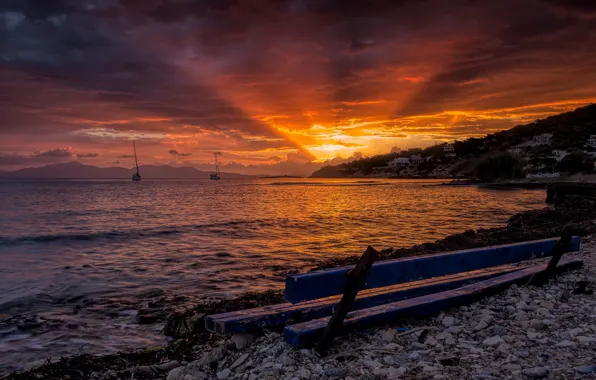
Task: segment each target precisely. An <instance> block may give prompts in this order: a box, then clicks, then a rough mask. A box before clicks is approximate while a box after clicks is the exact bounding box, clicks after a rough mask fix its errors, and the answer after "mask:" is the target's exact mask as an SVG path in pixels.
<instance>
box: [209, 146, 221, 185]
mask: <svg viewBox="0 0 596 380" xmlns="http://www.w3.org/2000/svg"><path fill="white" fill-rule="evenodd" d="M217 154H218V153H217V152H216V153H213V156H214V157H215V173H211V175H210V176H209V179H212V180H214V181H217V180H219V179H220V178H221V177H220V176H219V162H217Z"/></svg>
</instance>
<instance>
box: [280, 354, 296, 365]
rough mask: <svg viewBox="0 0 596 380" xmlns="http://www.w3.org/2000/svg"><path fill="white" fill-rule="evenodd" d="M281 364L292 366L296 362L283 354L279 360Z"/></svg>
mask: <svg viewBox="0 0 596 380" xmlns="http://www.w3.org/2000/svg"><path fill="white" fill-rule="evenodd" d="M280 361H281V364H283V365H293V364H294V363H295V362H296V361H295V360H294V359H292V358H291V357H290V356H288V355H286V354H284V355H282V356H281V358H280Z"/></svg>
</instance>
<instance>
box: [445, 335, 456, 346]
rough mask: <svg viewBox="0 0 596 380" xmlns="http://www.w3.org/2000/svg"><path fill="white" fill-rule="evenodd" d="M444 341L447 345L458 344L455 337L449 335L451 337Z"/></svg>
mask: <svg viewBox="0 0 596 380" xmlns="http://www.w3.org/2000/svg"><path fill="white" fill-rule="evenodd" d="M444 343H445V345H446V346H454V345H456V344H457V341H456V340H455V338H454V337H452V336H449V337H447V339H445V342H444Z"/></svg>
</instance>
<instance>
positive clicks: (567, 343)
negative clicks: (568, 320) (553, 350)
mask: <svg viewBox="0 0 596 380" xmlns="http://www.w3.org/2000/svg"><path fill="white" fill-rule="evenodd" d="M555 346H557V347H563V348H566V347H573V346H575V343H573V342H572V341H570V340H563V341H561V342H559V343H557V344H555Z"/></svg>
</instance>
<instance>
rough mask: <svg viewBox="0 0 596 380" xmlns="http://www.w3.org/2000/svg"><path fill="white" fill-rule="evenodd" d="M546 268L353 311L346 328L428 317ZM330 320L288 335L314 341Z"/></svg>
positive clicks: (291, 329) (573, 263)
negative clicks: (406, 318)
mask: <svg viewBox="0 0 596 380" xmlns="http://www.w3.org/2000/svg"><path fill="white" fill-rule="evenodd" d="M582 263H583V262H582V261H581V260H562V261H561V263H560V264H559V265H558V266H557V271H558V272H560V271H564V270H568V269H574V268H578V267H581V265H582ZM545 269H546V264H541V265H536V266H532V267H529V268H525V269H522V270H519V271H516V272H512V273H508V274H505V275H503V276H498V277H494V278H491V279H488V280H484V281H480V282H476V283H474V284H471V285H467V286H464V287H461V288H458V289H453V290H448V291H445V292H440V293H434V294H429V295H426V296H422V297H416V298H410V299H407V300H403V301H398V302H393V303H389V304H385V305H380V306H375V307H371V308H368V309H362V310H357V311H353V312H351V313H349V314H348V317H347V318H346V320H345V321H344V323H343V325H342V332H343V333H346V332H351V331H357V330H363V329H367V328H370V327H374V326H378V325H382V324H386V323H389V322H392V321H395V320H396V319H398V318H404V317H424V316H428V315H430V314H433V313H437V312H439V311H441V310H444V309H447V308H451V307H456V306H461V305H465V304H469V303H472V302H475V301H477V300H480V299H482V298H484V297H486V296H488V295H492V294H495V293H498V292H499V291H502V290H504V289H506V288H507V287H509V286H510V285H512V284H523V283H526V282H528V281H529V280H530V279H531V278H532V276H535V275H537V274H541V273H544V271H545ZM328 321H329V318H320V319H314V320H312V321H308V322H303V323H299V324H295V325H291V326H286V327H285V329H284V339H285V340H286V342H287V343H289V344H291V345H292V346H296V347H302V346H307V345H310V344H313V343H314V342H316V341H317V340H318V339H319V338H320V336H321V335H322V334H323V331H324V329H325V326H327V322H328Z"/></svg>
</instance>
